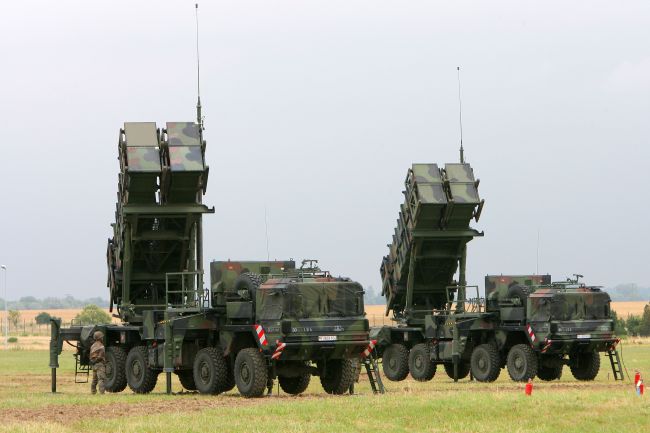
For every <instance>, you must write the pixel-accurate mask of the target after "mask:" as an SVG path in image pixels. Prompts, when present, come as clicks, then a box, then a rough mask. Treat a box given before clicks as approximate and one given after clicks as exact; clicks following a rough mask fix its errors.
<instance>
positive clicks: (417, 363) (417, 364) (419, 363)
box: [415, 356, 424, 370]
mask: <svg viewBox="0 0 650 433" xmlns="http://www.w3.org/2000/svg"><path fill="white" fill-rule="evenodd" d="M423 364H424V363H423V362H422V357H421V356H416V357H415V368H417V369H418V370H421V369H422V366H423Z"/></svg>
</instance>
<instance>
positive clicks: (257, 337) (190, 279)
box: [50, 106, 370, 397]
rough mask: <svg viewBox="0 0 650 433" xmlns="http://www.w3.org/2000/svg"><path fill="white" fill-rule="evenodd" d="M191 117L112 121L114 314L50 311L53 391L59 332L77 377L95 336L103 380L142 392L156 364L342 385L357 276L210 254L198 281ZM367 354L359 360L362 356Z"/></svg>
mask: <svg viewBox="0 0 650 433" xmlns="http://www.w3.org/2000/svg"><path fill="white" fill-rule="evenodd" d="M197 114H198V116H197V118H198V119H199V121H198V122H197V123H194V122H169V123H167V124H166V125H165V126H164V127H163V128H157V127H156V124H155V123H153V122H136V123H134V122H129V123H125V124H124V128H122V129H121V130H120V134H119V140H118V152H119V162H120V173H119V176H118V193H117V197H118V200H117V204H116V210H115V223H113V224H112V227H113V236H112V237H111V238H110V239H109V241H108V247H107V254H106V258H107V264H108V287H109V292H110V311H111V312H113V313H114V314H113V316H114V317H116V318H118V319H119V320H120V323H119V324H104V325H87V326H84V325H83V324H75V325H73V326H70V327H67V328H63V327H61V322H60V320H53V321H52V335H51V341H50V367H51V369H52V391H54V392H55V391H56V369H57V368H58V367H59V364H58V357H59V355H60V354H61V352H62V348H63V344H64V342H67V343H69V344H71V345H73V346H74V347H75V353H74V356H75V381H83V380H84V378H85V380H87V377H88V372H89V369H90V360H89V357H88V354H89V349H90V345H91V343H92V341H91V339H90V336H91V335H92V334H93V332H94V331H96V330H100V331H102V332H103V334H104V341H103V343H104V345H105V347H106V356H107V366H106V375H107V383H106V389H107V390H108V391H109V392H120V391H122V390H124V389H125V388H126V387H127V386H128V387H129V388H130V389H131V390H132V391H133V392H136V393H148V392H151V391H152V390H153V389H154V388H155V386H156V384H157V381H158V376H159V374H160V373H165V378H166V389H167V392H168V393H170V392H171V377H172V376H171V375H172V374H176V375H177V376H178V379H179V380H180V382H181V384H182V386H183V388H185V389H186V390H198V391H199V392H201V393H205V394H219V393H222V392H226V391H229V390H231V389H233V388H234V387H235V386H237V388H238V390H239V392H240V393H241V394H242V395H244V396H246V397H256V396H261V395H263V394H264V391H265V390H270V389H271V387H272V385H273V380H274V379H275V378H278V381H279V384H280V386H281V387H282V388H283V389H284V390H285V391H286V392H288V393H291V394H299V393H301V392H302V391H304V390H305V389H306V387H307V385H308V384H309V380H310V377H311V376H312V375H317V376H319V377H320V381H321V383H322V385H323V388H324V389H325V391H327V392H329V393H332V394H341V393H343V392H345V391H347V390H348V389H349V388H350V387H351V385H352V383H353V381H354V380H355V379H356V378H357V377H358V374H359V361H360V359H361V358H362V354H363V353H364V351H365V350H366V349H367V348H368V346H369V344H370V341H369V339H368V333H369V326H368V321H367V319H366V318H365V313H364V306H363V289H362V287H361V285H359V284H358V283H356V282H353V281H350V280H349V279H346V278H338V277H333V276H331V275H330V274H329V273H328V272H323V271H321V270H320V269H318V267H317V266H316V263H315V261H307V262H305V264H304V265H303V266H302V267H301V268H298V269H296V266H295V262H294V261H292V260H287V261H266V262H234V261H222V262H212V263H211V269H210V270H211V282H210V289H209V290H205V289H204V283H203V265H202V264H203V248H202V245H203V230H202V217H203V215H204V214H211V213H213V212H214V209H213V208H208V207H207V206H205V205H204V204H203V203H202V199H203V194H204V193H205V191H206V188H207V180H208V171H209V170H208V166H207V165H206V164H205V149H206V143H205V141H204V140H203V128H202V125H201V123H200V119H201V117H200V106H197ZM364 362H367V360H364Z"/></svg>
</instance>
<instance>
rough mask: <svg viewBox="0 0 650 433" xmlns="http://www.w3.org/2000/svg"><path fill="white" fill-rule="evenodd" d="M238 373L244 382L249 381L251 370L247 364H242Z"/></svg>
mask: <svg viewBox="0 0 650 433" xmlns="http://www.w3.org/2000/svg"><path fill="white" fill-rule="evenodd" d="M239 375H240V376H241V378H242V380H243V381H244V382H246V383H248V382H249V381H250V377H251V371H250V369H249V368H248V365H246V364H242V366H241V371H240V373H239Z"/></svg>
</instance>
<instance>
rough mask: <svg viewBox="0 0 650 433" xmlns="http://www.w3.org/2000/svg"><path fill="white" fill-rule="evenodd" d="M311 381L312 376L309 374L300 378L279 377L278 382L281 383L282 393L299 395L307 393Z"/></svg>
mask: <svg viewBox="0 0 650 433" xmlns="http://www.w3.org/2000/svg"><path fill="white" fill-rule="evenodd" d="M310 380H311V375H310V374H309V373H307V374H303V375H301V376H298V377H286V376H280V377H278V381H279V382H280V388H282V391H284V392H286V393H287V394H292V395H298V394H302V393H303V392H305V390H306V389H307V387H308V386H309V381H310Z"/></svg>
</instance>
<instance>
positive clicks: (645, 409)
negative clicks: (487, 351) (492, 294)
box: [0, 341, 650, 433]
mask: <svg viewBox="0 0 650 433" xmlns="http://www.w3.org/2000/svg"><path fill="white" fill-rule="evenodd" d="M623 355H624V360H625V363H626V365H627V368H628V370H629V371H630V372H632V371H633V370H634V369H636V368H638V369H640V370H642V371H644V372H646V374H650V371H649V370H650V344H648V343H647V341H646V342H645V343H643V344H626V345H625V346H623ZM605 361H607V360H606V359H605V358H604V359H603V364H602V365H603V368H601V373H600V374H599V376H598V378H597V379H596V381H594V382H591V383H579V382H576V381H574V380H573V378H572V377H571V374H570V372H569V370H568V368H565V371H564V376H563V377H562V380H560V381H555V382H551V383H543V382H535V388H534V391H533V395H532V396H531V397H526V396H525V395H524V389H523V385H522V384H517V383H513V382H511V381H510V379H509V378H508V375H507V373H506V372H505V370H504V371H502V374H501V376H500V378H499V379H498V380H497V382H495V383H491V384H482V383H476V382H469V381H467V380H463V381H460V382H459V383H453V381H452V380H451V379H449V378H447V376H446V375H445V374H444V371H443V370H442V369H440V370H439V371H438V373H437V375H436V377H435V378H434V379H433V380H432V381H431V382H428V383H418V382H415V381H412V380H410V379H407V380H405V381H403V382H398V383H396V382H389V381H386V387H387V393H386V394H385V395H381V396H375V395H372V393H371V391H370V388H369V385H368V383H367V381H366V380H365V377H364V376H362V378H361V383H360V384H359V385H358V387H357V392H358V393H357V394H356V395H353V396H349V395H345V396H329V395H325V394H324V393H323V392H322V389H321V387H320V384H319V383H318V379H317V378H312V379H313V381H312V384H311V385H310V387H309V389H308V390H307V392H306V393H305V394H304V395H302V396H298V397H293V396H289V395H287V394H284V393H282V392H280V393H279V395H277V394H276V393H277V389H276V390H275V391H274V395H273V396H271V397H265V398H261V399H253V400H249V399H244V398H242V397H240V396H239V395H238V394H237V393H236V392H235V391H233V392H230V393H228V394H225V395H220V396H202V395H198V394H195V393H180V394H176V395H172V396H167V395H165V394H164V393H163V392H164V390H163V386H164V381H163V376H162V375H161V376H160V378H159V384H158V387H157V388H156V389H155V391H154V393H153V394H150V395H135V394H133V393H131V392H130V391H128V389H127V391H124V392H122V393H119V394H106V395H103V396H99V395H97V396H92V395H90V393H89V386H88V384H74V383H73V382H74V378H73V376H74V375H73V374H72V372H73V370H74V365H73V359H72V356H71V355H70V354H69V353H64V354H63V355H62V356H61V368H60V369H59V391H60V393H59V394H56V395H52V394H50V393H49V392H48V391H49V386H50V374H49V369H48V368H47V365H48V353H47V352H46V351H42V350H32V351H27V350H9V351H3V352H0V420H2V423H1V424H0V431H1V432H5V431H10V432H14V431H15V432H39V433H44V432H95V431H96V432H157V431H164V432H170V433H174V432H201V431H217V430H218V431H221V432H265V433H267V432H282V433H287V432H365V431H391V432H446V431H461V432H490V433H494V432H504V431H507V432H558V431H561V432H635V431H639V432H647V431H648V428H649V426H650V424H649V421H648V419H650V404H649V400H648V396H647V395H646V396H645V397H643V398H640V397H638V396H637V395H635V393H634V387H633V386H632V385H631V383H630V382H629V381H627V382H625V383H620V382H618V383H616V382H614V381H613V380H611V377H610V376H611V374H610V370H609V368H608V364H607V365H606V364H605ZM173 389H174V391H176V392H180V391H181V388H180V384H179V383H178V382H177V381H176V378H175V377H174V385H173Z"/></svg>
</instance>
